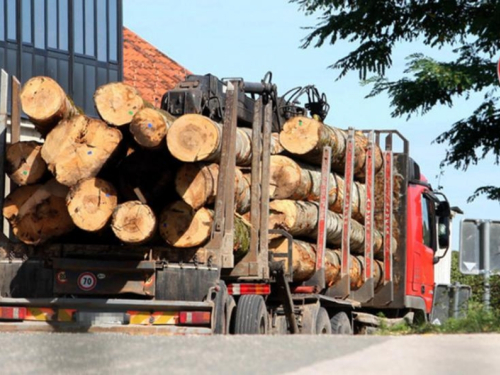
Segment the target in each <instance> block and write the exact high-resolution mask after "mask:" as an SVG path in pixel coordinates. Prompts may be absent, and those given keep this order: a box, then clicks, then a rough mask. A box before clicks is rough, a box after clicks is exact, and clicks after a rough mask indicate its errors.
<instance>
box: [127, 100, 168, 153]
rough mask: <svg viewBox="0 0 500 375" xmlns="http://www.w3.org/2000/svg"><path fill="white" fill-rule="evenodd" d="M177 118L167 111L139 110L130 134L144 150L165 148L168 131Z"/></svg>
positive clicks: (133, 120) (131, 125)
mask: <svg viewBox="0 0 500 375" xmlns="http://www.w3.org/2000/svg"><path fill="white" fill-rule="evenodd" d="M174 121H175V117H174V116H172V115H170V114H169V113H168V112H166V111H162V110H160V109H154V108H143V109H141V110H139V111H138V112H137V113H136V114H135V115H134V117H133V118H132V122H131V123H130V132H131V133H132V135H133V136H134V140H135V141H136V142H137V144H139V145H140V146H142V147H144V148H153V149H154V148H160V147H165V145H166V143H165V142H166V141H165V137H166V135H167V131H168V129H169V128H170V126H171V125H172V123H173V122H174Z"/></svg>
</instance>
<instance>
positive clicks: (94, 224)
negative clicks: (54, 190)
mask: <svg viewBox="0 0 500 375" xmlns="http://www.w3.org/2000/svg"><path fill="white" fill-rule="evenodd" d="M66 204H67V206H68V212H69V215H70V216H71V219H72V220H73V223H75V225H76V226H77V227H78V228H80V229H83V230H86V231H88V232H96V231H99V230H101V229H102V228H104V227H105V226H106V224H107V223H108V222H109V219H110V218H111V215H112V214H113V211H114V209H115V208H116V206H117V204H118V199H117V195H116V190H115V188H114V187H113V185H111V184H110V183H109V182H107V181H104V180H103V179H100V178H89V179H85V180H82V181H80V182H78V183H77V184H76V185H74V186H72V187H71V189H70V191H69V193H68V195H67V197H66Z"/></svg>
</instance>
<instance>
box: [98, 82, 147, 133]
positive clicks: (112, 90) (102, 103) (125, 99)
mask: <svg viewBox="0 0 500 375" xmlns="http://www.w3.org/2000/svg"><path fill="white" fill-rule="evenodd" d="M94 102H95V106H96V108H97V112H99V115H100V116H101V118H102V119H103V120H104V121H106V122H107V123H108V124H110V125H115V126H123V125H126V124H129V123H130V122H131V121H132V119H133V117H134V115H135V114H136V113H137V112H138V111H139V110H141V109H142V108H143V107H144V101H143V100H142V98H141V97H140V96H139V93H138V92H137V90H136V89H135V88H134V87H132V86H129V85H127V84H125V83H121V82H113V83H108V84H106V85H104V86H101V87H99V88H98V89H97V90H96V92H95V94H94Z"/></svg>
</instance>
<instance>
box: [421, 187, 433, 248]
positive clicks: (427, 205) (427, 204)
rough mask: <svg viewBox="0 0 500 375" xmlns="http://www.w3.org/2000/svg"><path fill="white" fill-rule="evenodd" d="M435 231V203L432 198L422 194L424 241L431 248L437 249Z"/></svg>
mask: <svg viewBox="0 0 500 375" xmlns="http://www.w3.org/2000/svg"><path fill="white" fill-rule="evenodd" d="M434 232H435V220H434V205H433V203H432V201H431V200H430V199H428V198H427V197H425V196H422V241H423V243H424V245H425V246H427V247H429V248H431V249H435V241H434Z"/></svg>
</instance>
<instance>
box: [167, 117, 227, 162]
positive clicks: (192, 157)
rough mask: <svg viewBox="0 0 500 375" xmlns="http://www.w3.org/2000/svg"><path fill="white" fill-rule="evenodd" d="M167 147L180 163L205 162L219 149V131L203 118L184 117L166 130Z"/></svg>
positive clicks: (208, 120)
mask: <svg viewBox="0 0 500 375" xmlns="http://www.w3.org/2000/svg"><path fill="white" fill-rule="evenodd" d="M167 145H168V149H169V150H170V152H171V153H172V155H173V156H174V157H175V158H177V159H179V160H181V161H184V162H195V161H201V160H207V158H209V157H210V156H211V155H213V154H214V152H216V150H217V149H218V147H219V130H218V127H217V126H216V125H215V124H214V123H213V122H212V121H211V120H210V119H208V118H206V117H204V116H201V115H196V114H188V115H184V116H182V117H180V118H178V119H177V120H176V121H174V123H173V124H172V126H171V127H170V129H169V130H168V134H167Z"/></svg>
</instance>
